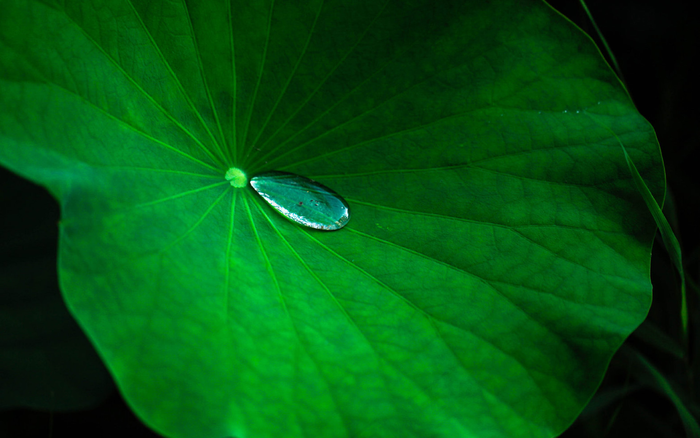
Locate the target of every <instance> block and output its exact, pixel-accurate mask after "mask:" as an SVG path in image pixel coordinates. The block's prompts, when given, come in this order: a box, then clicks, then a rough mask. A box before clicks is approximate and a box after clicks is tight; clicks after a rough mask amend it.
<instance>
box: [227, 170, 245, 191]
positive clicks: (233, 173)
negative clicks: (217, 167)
mask: <svg viewBox="0 0 700 438" xmlns="http://www.w3.org/2000/svg"><path fill="white" fill-rule="evenodd" d="M224 178H226V181H229V182H230V183H231V185H232V186H234V187H236V188H237V189H240V188H242V187H245V186H246V184H248V177H246V176H245V173H243V171H242V170H241V169H239V168H237V167H232V168H230V169H229V170H227V171H226V175H224Z"/></svg>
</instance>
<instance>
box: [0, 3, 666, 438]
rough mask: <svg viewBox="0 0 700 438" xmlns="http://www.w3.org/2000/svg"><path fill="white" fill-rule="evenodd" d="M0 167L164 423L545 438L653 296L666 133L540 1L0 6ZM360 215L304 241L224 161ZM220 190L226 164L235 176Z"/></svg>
mask: <svg viewBox="0 0 700 438" xmlns="http://www.w3.org/2000/svg"><path fill="white" fill-rule="evenodd" d="M0 10H1V11H2V13H1V14H0V162H2V163H3V164H4V165H5V166H7V167H8V168H10V169H11V170H13V171H15V172H16V173H18V174H20V175H23V176H25V177H26V178H29V179H31V180H33V181H35V182H37V183H39V184H42V185H44V186H46V187H47V188H48V189H49V190H50V191H51V193H52V194H54V196H55V197H56V198H57V199H58V201H59V203H60V205H61V209H62V219H61V222H60V242H59V245H60V250H59V267H58V269H59V277H60V284H61V288H62V291H63V294H64V298H65V300H66V302H67V304H68V306H69V308H70V310H71V312H72V313H73V315H74V316H75V318H76V319H77V320H78V322H79V323H80V325H81V326H82V328H83V329H84V330H85V332H86V333H87V334H88V336H89V337H90V339H91V340H92V341H93V343H94V344H95V346H96V348H97V350H98V352H99V353H100V355H101V356H102V358H103V359H104V361H105V363H106V364H107V366H108V368H109V370H110V371H111V372H112V374H113V375H114V378H115V380H116V381H117V384H118V385H119V388H120V390H121V391H122V393H123V395H124V396H125V398H126V399H127V401H128V402H129V404H130V405H131V406H132V408H133V409H134V411H135V412H136V413H137V415H139V417H140V418H141V419H143V421H144V422H145V423H146V424H148V425H149V426H151V427H152V428H154V429H155V430H157V431H159V432H160V433H162V434H164V435H167V436H170V437H178V438H179V437H183V438H184V437H187V438H189V437H192V438H195V437H196V438H224V437H236V438H268V437H269V438H276V437H285V438H295V437H308V436H313V437H319V438H326V437H338V438H341V437H534V436H537V437H539V436H542V437H551V436H554V435H557V434H558V433H560V432H561V431H562V430H563V429H565V428H566V427H567V426H568V425H569V424H570V423H571V422H572V421H573V419H574V418H575V417H576V415H577V414H578V413H579V412H580V410H581V409H582V408H583V406H584V405H585V404H586V402H587V401H588V399H589V398H590V396H591V395H592V394H593V392H594V391H595V389H596V387H597V386H598V384H599V382H600V380H601V378H602V376H603V374H604V372H605V369H606V366H607V364H608V361H609V359H610V357H611V355H612V354H613V353H614V352H615V350H616V349H617V348H618V347H619V345H620V344H621V343H622V341H623V340H624V339H625V338H626V337H627V336H628V335H629V334H630V333H631V332H632V331H633V330H634V328H635V327H636V326H637V325H638V324H639V323H640V322H641V321H642V320H643V319H644V316H645V315H646V312H647V309H648V307H649V304H650V300H651V284H650V281H649V262H650V248H651V241H652V237H653V235H654V230H655V225H654V221H653V219H652V217H651V215H650V214H649V213H648V210H647V207H646V205H645V203H644V201H643V200H642V198H641V196H640V195H639V193H638V192H637V190H636V188H635V186H634V183H633V181H632V179H631V175H630V172H629V169H628V167H627V164H626V161H625V157H624V154H623V151H622V148H621V147H620V144H619V143H618V141H617V139H616V138H615V136H617V137H618V138H619V139H620V141H621V142H622V143H623V144H624V146H625V148H626V149H627V151H628V153H629V155H630V157H631V159H632V160H633V161H634V163H635V165H636V167H637V168H638V169H639V172H640V174H641V175H642V177H643V178H644V179H645V180H646V183H647V185H648V187H649V188H650V190H651V192H652V193H653V195H654V196H655V197H656V199H657V201H658V202H659V203H661V202H662V195H663V191H664V174H663V166H662V161H661V155H660V152H659V147H658V144H657V142H656V138H655V135H654V132H653V130H652V128H651V126H650V125H649V124H648V123H647V122H646V121H645V120H644V119H643V118H642V117H641V116H640V115H639V114H638V113H637V111H636V110H635V108H634V106H633V104H632V102H631V100H630V98H629V97H628V95H627V94H626V92H625V90H624V88H623V87H622V85H621V84H620V83H619V81H618V80H617V78H616V77H615V76H614V75H613V73H612V72H611V70H610V68H609V66H608V65H606V64H605V62H604V60H603V58H602V57H601V55H600V53H599V52H598V50H597V48H596V47H595V46H594V44H593V43H592V42H591V40H590V39H589V38H588V37H587V36H586V35H584V34H583V33H582V32H581V31H580V30H579V29H577V28H576V27H575V26H574V25H572V24H571V23H570V22H568V21H567V20H566V19H565V18H563V17H562V16H560V15H559V14H558V13H556V12H555V11H553V10H552V9H551V8H550V7H549V6H548V5H546V4H545V3H542V2H540V1H536V0H520V1H508V0H500V1H496V2H485V1H464V0H454V1H449V0H448V1H439V2H435V1H432V0H415V1H410V0H405V1H376V0H361V1H348V0H326V1H322V0H311V1H277V2H274V3H273V1H271V0H249V1H237V0H235V1H232V2H219V1H194V0H192V1H190V0H188V1H160V0H131V1H129V0H74V1H71V0H65V1H59V2H52V1H50V0H46V1H43V2H39V1H29V0H0ZM232 167H235V168H238V169H240V170H241V171H242V172H244V173H245V175H247V176H248V177H252V176H255V174H257V173H260V172H264V171H269V170H279V171H287V172H292V173H295V174H298V175H302V176H305V177H308V178H312V179H314V180H316V181H319V182H320V183H322V184H324V185H326V186H328V187H330V188H332V189H333V190H334V191H336V192H338V193H339V194H340V195H341V196H342V197H343V198H344V199H345V200H346V201H348V203H349V205H350V208H351V211H352V220H351V221H350V223H349V224H348V225H347V226H346V227H345V228H343V229H342V230H339V231H334V232H324V231H315V230H310V229H308V228H303V227H300V226H298V225H296V224H294V223H292V222H290V221H288V220H287V219H286V218H284V217H282V216H281V215H279V214H277V213H276V212H275V211H274V210H273V209H272V208H271V207H270V206H268V205H267V204H266V203H265V202H264V201H263V200H262V199H261V198H260V197H259V196H258V195H256V194H255V193H254V191H253V189H252V188H251V187H250V186H246V187H242V188H236V187H233V186H232V185H231V184H230V182H229V180H227V179H226V172H227V171H228V169H230V168H232ZM229 176H230V175H229Z"/></svg>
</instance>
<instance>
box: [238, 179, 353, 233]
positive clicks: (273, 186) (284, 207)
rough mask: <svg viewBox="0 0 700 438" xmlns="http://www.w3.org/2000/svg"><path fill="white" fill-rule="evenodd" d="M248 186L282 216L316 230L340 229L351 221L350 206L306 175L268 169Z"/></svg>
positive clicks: (251, 180)
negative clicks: (269, 170)
mask: <svg viewBox="0 0 700 438" xmlns="http://www.w3.org/2000/svg"><path fill="white" fill-rule="evenodd" d="M250 185H251V186H252V187H253V188H254V189H255V191H256V192H258V194H259V195H260V196H262V198H263V199H264V200H265V201H266V202H267V203H268V204H270V206H271V207H272V208H274V209H275V210H277V211H278V212H279V213H280V214H281V215H282V216H284V217H286V218H287V219H289V220H291V221H292V222H296V223H298V224H300V225H304V226H307V227H310V228H315V229H317V230H328V231H332V230H339V229H341V228H343V227H344V226H345V225H346V224H347V223H348V221H349V220H350V207H349V206H348V204H347V202H345V200H344V199H343V198H341V197H340V195H338V194H337V193H336V192H334V191H333V190H331V189H329V188H328V187H326V186H324V185H323V184H320V183H317V182H316V181H314V180H311V179H309V178H306V177H303V176H300V175H296V174H294V173H288V172H278V171H271V172H265V173H261V174H259V175H256V176H254V177H253V178H251V179H250Z"/></svg>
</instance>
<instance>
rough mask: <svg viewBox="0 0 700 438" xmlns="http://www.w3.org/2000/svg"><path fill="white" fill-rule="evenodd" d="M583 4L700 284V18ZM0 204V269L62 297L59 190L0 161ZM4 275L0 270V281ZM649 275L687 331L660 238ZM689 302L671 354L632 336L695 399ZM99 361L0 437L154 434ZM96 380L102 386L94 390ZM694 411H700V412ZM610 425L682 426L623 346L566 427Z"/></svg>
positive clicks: (673, 429)
mask: <svg viewBox="0 0 700 438" xmlns="http://www.w3.org/2000/svg"><path fill="white" fill-rule="evenodd" d="M550 4H551V5H552V6H553V7H554V8H555V9H557V10H559V11H561V12H562V13H563V14H564V15H566V16H567V17H569V18H570V19H571V20H572V21H573V22H574V23H576V24H577V25H578V26H579V27H581V28H582V29H583V30H584V31H586V32H587V33H588V34H589V35H591V36H592V37H593V38H594V40H596V42H597V43H598V45H599V47H600V48H601V52H603V53H605V49H604V47H603V45H602V44H600V40H599V38H598V36H597V35H596V32H595V30H594V28H593V27H592V26H591V25H590V21H589V20H588V18H587V16H586V14H585V12H584V11H583V9H582V8H581V6H580V3H579V2H578V1H576V0H556V1H552V2H550ZM587 4H588V7H589V9H590V11H591V13H592V14H593V17H594V18H595V20H596V21H597V24H598V26H599V28H600V30H601V32H602V33H603V35H604V36H605V38H606V39H607V41H608V43H609V45H610V48H611V49H612V51H613V53H614V54H615V56H616V58H617V60H618V63H619V65H620V68H621V71H622V74H623V77H624V80H625V82H626V84H627V86H628V90H629V92H630V93H631V95H632V98H633V100H634V102H635V104H636V105H637V107H638V109H639V111H640V113H641V114H642V115H643V116H644V117H646V118H647V120H649V121H650V122H651V124H652V125H653V126H654V128H655V129H656V133H657V136H658V138H659V142H660V144H661V150H662V153H663V157H664V161H665V166H666V175H667V182H668V189H669V190H668V195H667V201H666V205H665V207H664V212H665V213H666V215H667V217H668V218H669V222H671V224H672V226H673V227H674V231H675V233H676V236H677V237H678V238H679V241H680V243H681V247H682V248H683V254H684V261H685V265H686V269H687V270H688V275H689V276H690V277H691V279H692V280H694V283H695V284H697V281H698V272H699V271H700V269H699V268H700V254H699V251H698V248H699V247H700V229H699V227H698V224H700V214H698V212H699V210H700V195H699V193H700V178H698V169H697V168H698V162H699V161H700V160H699V159H700V154H699V153H698V150H699V149H700V148H699V146H700V134H699V131H698V127H699V126H698V125H700V123H699V122H700V119H699V117H700V110H698V98H699V97H700V93H698V80H697V70H695V69H693V68H692V66H693V65H696V63H699V62H700V59H698V58H699V56H698V41H699V38H698V37H699V35H698V33H699V32H698V24H699V23H698V19H697V16H696V14H695V13H694V12H693V11H692V10H691V8H690V5H691V4H692V3H691V2H682V1H680V0H667V1H658V0H654V1H650V0H634V1H632V0H607V1H603V0H590V1H588V2H587ZM606 56H607V55H606ZM0 205H2V210H3V211H5V212H7V211H12V212H18V211H19V212H22V213H21V214H19V215H16V214H13V215H12V216H9V215H7V214H2V215H0V238H2V246H0V273H3V275H8V271H9V270H12V269H16V268H15V267H14V266H16V262H17V260H20V261H27V262H29V263H33V262H35V261H37V260H41V261H44V262H45V263H43V265H44V266H46V268H45V269H44V270H42V271H41V272H39V273H36V274H35V275H34V277H35V278H34V279H33V281H35V282H37V281H41V282H42V283H41V289H42V290H43V291H45V292H46V291H48V292H47V293H48V294H50V296H49V295H46V294H45V295H37V297H35V298H34V299H36V300H45V301H47V302H50V306H49V308H54V307H56V306H62V304H61V302H60V300H59V301H58V302H57V301H56V298H55V297H57V296H58V286H57V284H56V279H55V254H56V242H57V232H56V231H57V227H56V223H57V222H58V219H59V211H58V207H57V206H56V203H55V202H54V201H53V198H51V197H50V196H49V195H48V194H47V193H46V192H45V191H44V190H43V189H41V188H39V187H36V186H34V185H32V184H31V183H28V182H26V181H23V180H21V179H19V178H18V177H16V176H14V175H12V174H10V173H9V172H7V171H5V170H3V169H0ZM3 278H4V277H0V281H1V280H2V279H3ZM652 282H653V284H654V303H653V305H652V310H651V311H650V314H649V317H648V323H649V324H651V325H653V327H655V328H657V329H659V330H660V331H661V332H663V333H665V334H666V335H668V336H669V337H670V338H672V339H675V340H676V341H678V342H680V341H679V340H680V339H681V334H680V333H681V329H680V322H679V310H678V309H679V307H680V298H679V297H680V292H679V291H680V288H679V284H678V283H679V282H678V276H677V274H675V272H674V270H673V267H672V265H671V263H670V260H669V258H668V256H667V255H666V253H665V250H664V248H663V245H661V244H660V242H659V240H658V239H657V243H656V244H655V245H654V249H653V257H652ZM47 297H48V298H47ZM52 297H53V298H52ZM13 299H19V298H17V297H15V298H13ZM7 302H8V301H7V300H6V299H5V297H4V296H3V297H0V308H2V306H3V305H6V304H7ZM688 304H689V309H690V328H691V329H690V341H689V343H688V345H689V349H688V350H689V351H688V353H687V355H686V358H685V359H677V358H674V357H673V356H671V355H669V354H667V353H664V352H663V351H660V350H659V349H658V348H654V347H651V346H650V345H649V342H646V341H645V339H644V337H639V336H636V335H633V336H632V337H631V338H630V339H629V341H628V342H627V343H626V345H628V346H629V347H631V348H634V349H636V350H637V351H640V352H642V353H643V354H644V355H645V356H646V357H647V358H648V359H649V361H650V362H651V363H652V364H653V365H654V366H655V367H657V369H659V371H661V373H663V375H664V376H665V377H666V378H667V379H668V380H669V381H671V384H672V385H673V386H674V389H677V390H678V392H679V393H680V394H681V396H682V397H683V398H684V400H685V401H687V402H689V404H690V405H691V406H695V405H696V403H695V392H696V385H697V383H696V381H695V378H694V376H695V374H696V370H697V369H698V365H697V363H696V362H697V361H696V360H694V357H695V354H694V353H695V351H696V348H695V343H696V342H698V339H697V338H698V337H697V336H695V335H694V334H693V330H694V329H695V328H696V325H697V324H696V323H697V322H698V321H700V319H699V318H700V313H699V312H698V310H697V309H698V300H697V292H696V291H695V290H694V289H693V287H692V285H691V286H689V287H688ZM51 306H53V307H51ZM0 315H2V313H0ZM61 327H62V329H61V333H62V334H63V335H65V334H66V333H68V335H69V336H72V337H75V338H77V337H79V336H80V331H79V329H78V328H77V326H76V325H75V324H74V323H73V322H72V321H63V322H62V323H61ZM83 341H84V340H81V341H76V342H83ZM7 342H8V341H7V339H6V337H3V336H2V334H0V346H2V347H3V348H5V346H6V345H7ZM13 342H17V340H16V339H14V340H13ZM3 343H5V344H4V345H3ZM0 358H2V356H0ZM95 358H96V357H95V356H90V354H86V355H85V356H84V357H83V356H81V357H77V358H75V360H77V361H81V363H85V361H94V360H95ZM67 366H70V364H67ZM72 368H75V367H72ZM1 371H2V367H0V372H1ZM101 373H104V370H103V369H101V370H99V371H98V372H96V373H95V375H90V376H89V378H90V379H92V380H90V381H91V382H98V383H95V384H94V385H93V386H91V387H89V388H79V389H80V391H83V393H84V394H86V398H87V399H89V398H90V397H91V395H92V396H93V397H92V398H95V396H96V397H97V398H101V399H103V401H102V402H101V403H99V404H98V405H97V406H91V407H87V406H80V408H79V409H77V410H75V411H74V412H56V411H53V412H52V411H51V410H49V411H42V410H31V409H12V410H4V411H3V410H0V438H5V437H8V438H44V437H52V438H63V437H75V436H90V437H96V438H101V437H105V438H111V437H120V438H121V437H129V438H143V437H157V436H158V435H156V434H154V433H153V432H151V431H150V430H149V429H147V428H146V427H145V426H143V425H142V424H141V423H140V422H139V420H138V419H137V418H136V417H135V416H134V415H133V414H132V413H131V411H130V410H129V408H128V407H127V406H126V405H125V403H124V401H123V399H122V398H121V397H120V395H119V393H118V392H117V391H116V390H115V389H114V386H113V383H112V382H111V381H110V380H109V378H106V379H104V378H103V377H102V376H103V375H102V374H101ZM104 375H106V374H104ZM1 378H2V377H1V376H0V379H1ZM78 380H80V379H78ZM83 380H84V379H83ZM2 384H5V382H2ZM94 388H99V389H97V390H95V389H94ZM90 391H93V392H96V393H93V394H89V392H90ZM75 404H76V405H77V406H78V405H80V404H81V400H80V399H77V400H76V401H75ZM0 408H2V406H1V405H0ZM694 413H695V414H696V418H697V417H698V414H700V412H694ZM603 436H609V437H627V436H635V437H664V438H665V437H673V436H678V437H681V436H684V429H683V425H682V423H681V422H680V419H679V417H678V414H677V411H676V410H675V408H674V406H673V404H671V403H670V402H669V401H668V399H667V398H666V397H665V396H664V395H662V394H660V393H659V392H658V391H655V390H654V385H653V384H650V381H649V379H648V376H647V377H645V376H644V372H643V371H640V369H639V366H638V365H635V364H634V363H633V361H631V360H630V359H629V355H627V354H624V352H622V353H621V354H618V355H616V356H615V358H613V361H612V363H611V365H610V369H609V371H608V373H607V375H606V377H605V379H604V381H603V383H602V385H601V387H600V389H599V391H598V394H597V396H596V397H594V399H593V401H592V403H591V404H590V405H589V407H588V408H587V409H586V410H585V411H584V412H583V414H582V415H581V417H580V418H579V419H578V420H577V421H576V422H575V423H574V424H573V425H572V427H571V428H570V429H569V430H568V431H567V432H566V433H565V434H564V435H563V437H567V438H578V437H603ZM203 438H207V437H203ZM281 438H282V437H281ZM397 438H398V437H397Z"/></svg>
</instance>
